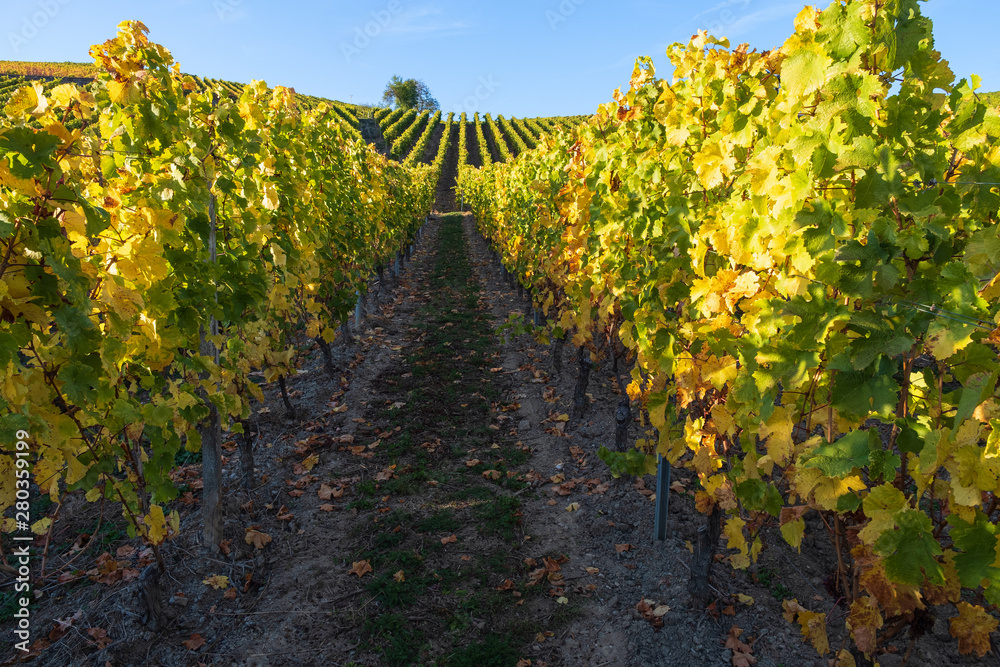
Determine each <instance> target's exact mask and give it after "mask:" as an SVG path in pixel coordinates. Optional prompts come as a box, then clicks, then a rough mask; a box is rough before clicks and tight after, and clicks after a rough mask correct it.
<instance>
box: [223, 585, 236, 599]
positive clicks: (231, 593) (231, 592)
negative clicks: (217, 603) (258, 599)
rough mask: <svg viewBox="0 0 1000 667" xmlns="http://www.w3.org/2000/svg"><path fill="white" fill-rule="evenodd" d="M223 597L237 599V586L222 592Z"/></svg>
mask: <svg viewBox="0 0 1000 667" xmlns="http://www.w3.org/2000/svg"><path fill="white" fill-rule="evenodd" d="M222 597H224V598H225V599H227V600H235V599H236V589H235V588H230V589H229V590H227V591H226V592H225V593H223V594H222Z"/></svg>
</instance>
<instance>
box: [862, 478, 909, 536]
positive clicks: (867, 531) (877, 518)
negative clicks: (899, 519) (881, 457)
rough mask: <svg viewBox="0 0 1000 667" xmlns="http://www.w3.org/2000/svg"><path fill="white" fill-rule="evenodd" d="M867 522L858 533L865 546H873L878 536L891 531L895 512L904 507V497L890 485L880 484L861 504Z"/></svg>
mask: <svg viewBox="0 0 1000 667" xmlns="http://www.w3.org/2000/svg"><path fill="white" fill-rule="evenodd" d="M862 505H863V507H864V509H865V516H866V517H868V519H869V521H868V523H867V524H865V526H864V528H862V529H861V531H860V532H859V533H858V537H860V538H861V540H862V541H863V542H865V543H866V544H875V540H876V539H878V536H879V535H881V534H882V533H884V532H885V531H887V530H892V528H893V526H894V525H895V524H896V522H895V521H894V520H893V517H894V516H895V515H896V512H898V511H899V510H901V509H903V507H906V496H904V495H903V492H902V491H900V490H899V489H897V488H896V487H895V486H893V485H892V484H882V485H880V486H876V487H875V488H873V489H872V490H871V491H870V492H869V493H868V495H867V496H865V499H864V501H863V503H862Z"/></svg>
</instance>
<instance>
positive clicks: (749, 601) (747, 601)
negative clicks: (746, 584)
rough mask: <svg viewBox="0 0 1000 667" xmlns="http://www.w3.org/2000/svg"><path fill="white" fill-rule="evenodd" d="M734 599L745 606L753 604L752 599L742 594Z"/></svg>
mask: <svg viewBox="0 0 1000 667" xmlns="http://www.w3.org/2000/svg"><path fill="white" fill-rule="evenodd" d="M736 599H737V600H739V601H740V602H742V603H743V604H746V605H751V604H753V603H754V599H753V598H752V597H750V596H749V595H744V594H743V593H737V594H736Z"/></svg>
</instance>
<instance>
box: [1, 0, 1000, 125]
mask: <svg viewBox="0 0 1000 667" xmlns="http://www.w3.org/2000/svg"><path fill="white" fill-rule="evenodd" d="M805 4H806V3H805V2H788V1H787V0H709V1H708V2H692V1H690V0H689V1H686V2H682V1H679V0H665V1H661V2H651V1H648V0H617V1H615V2H612V1H610V0H541V1H528V0H508V1H507V2H490V3H478V2H477V3H472V2H456V1H453V0H375V1H365V0H358V1H354V2H344V1H338V2H322V3H318V2H304V1H302V0H284V1H282V2H274V0H270V1H265V0H142V1H141V2H137V1H135V0H132V1H130V2H125V1H123V0H31V1H23V0H7V1H6V2H5V3H4V31H3V32H4V34H3V35H0V59H4V60H53V61H61V60H69V61H76V62H85V61H88V60H89V57H88V55H87V52H88V48H89V46H90V45H91V44H94V43H98V42H102V41H104V40H105V39H108V38H109V37H111V36H113V34H114V32H115V26H116V25H117V24H118V22H119V21H122V20H125V19H133V18H134V19H139V20H141V21H143V22H144V23H145V24H146V25H147V26H149V28H150V38H151V39H153V40H154V41H156V42H159V43H161V44H163V45H165V46H166V47H167V48H168V49H170V50H171V52H172V53H173V54H174V57H175V58H176V59H177V60H179V61H180V63H181V65H182V67H183V69H184V71H186V72H190V73H193V74H198V75H200V76H205V77H215V78H221V79H229V80H232V81H240V82H249V81H250V80H251V79H264V80H265V81H267V82H268V84H270V85H278V84H280V85H287V86H293V87H295V89H296V90H297V91H298V92H301V93H306V94H311V95H318V96H322V97H331V98H334V99H342V100H344V101H354V102H378V101H379V100H380V99H381V96H382V91H383V89H384V88H385V84H386V82H387V81H388V80H389V78H390V77H391V76H392V75H394V74H398V75H400V76H402V77H403V78H411V77H412V78H417V79H421V80H423V81H424V82H425V83H426V84H427V85H428V87H429V88H430V89H431V92H432V93H433V94H434V95H435V96H436V97H437V99H438V100H439V102H440V103H441V107H442V109H443V110H444V111H445V112H448V111H461V110H463V109H464V110H467V111H470V112H471V111H474V110H479V111H482V112H487V111H488V112H492V113H494V114H497V113H502V114H504V115H514V116H549V115H570V114H587V113H591V112H593V111H594V110H595V109H596V107H597V105H598V104H600V103H602V102H605V101H607V100H609V99H610V98H611V93H612V91H613V90H614V89H615V88H616V87H619V86H624V85H626V84H627V82H628V78H629V75H630V73H631V69H632V63H633V62H634V61H635V58H636V57H637V56H640V55H649V56H652V57H653V61H654V63H656V64H657V65H658V66H659V67H660V71H661V73H666V72H667V71H668V70H667V59H666V56H665V55H664V51H665V49H666V46H667V45H668V44H670V43H672V42H676V41H686V40H687V39H688V38H689V37H690V36H691V35H692V34H693V33H694V32H695V31H697V30H698V29H699V28H703V29H707V30H709V31H710V32H713V33H715V34H723V35H726V36H728V37H729V38H730V40H731V41H732V42H733V44H736V43H739V42H748V43H749V44H750V45H751V46H753V47H755V48H758V49H767V48H772V47H775V46H778V45H779V44H781V43H782V42H783V41H784V40H785V38H786V37H787V36H788V35H789V34H790V33H791V32H792V20H793V18H794V16H795V15H796V14H797V13H798V11H799V10H800V9H801V8H802V7H803V6H804V5H805ZM819 4H820V6H821V7H822V6H826V4H827V3H826V2H822V3H819ZM923 11H924V13H925V14H927V15H928V16H930V17H931V18H932V19H933V20H934V27H935V38H936V46H937V48H938V50H940V51H941V52H942V53H943V55H944V57H945V58H946V59H947V60H949V61H950V62H951V65H952V69H953V70H954V71H955V74H956V75H957V76H958V77H967V76H968V75H970V74H972V73H975V74H978V75H980V76H981V77H982V80H983V90H1000V30H998V29H1000V3H998V0H930V1H929V2H927V3H925V4H924V5H923Z"/></svg>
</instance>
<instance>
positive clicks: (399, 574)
mask: <svg viewBox="0 0 1000 667" xmlns="http://www.w3.org/2000/svg"><path fill="white" fill-rule="evenodd" d="M392 578H393V579H394V580H395V581H396V583H400V584H401V583H403V582H404V581H406V573H405V572H403V571H402V570H399V571H397V572H396V574H394V575H392Z"/></svg>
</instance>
